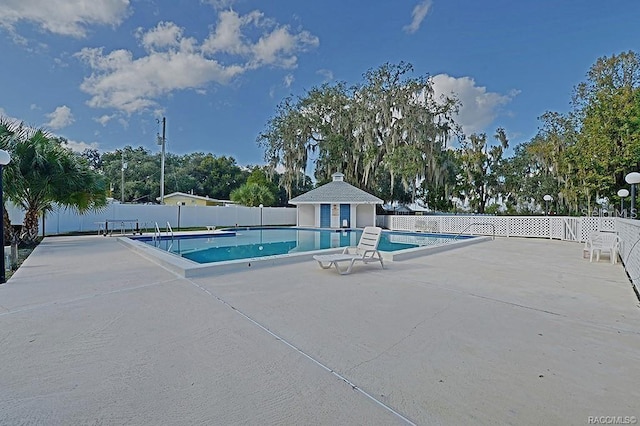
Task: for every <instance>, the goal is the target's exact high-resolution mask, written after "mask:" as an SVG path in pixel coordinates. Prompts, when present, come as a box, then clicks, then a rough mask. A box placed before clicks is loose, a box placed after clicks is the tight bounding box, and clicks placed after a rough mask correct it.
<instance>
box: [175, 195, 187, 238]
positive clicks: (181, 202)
mask: <svg viewBox="0 0 640 426" xmlns="http://www.w3.org/2000/svg"><path fill="white" fill-rule="evenodd" d="M176 204H177V205H178V231H179V230H180V207H182V206H184V205H185V202H184V201H178V202H177V203H176Z"/></svg>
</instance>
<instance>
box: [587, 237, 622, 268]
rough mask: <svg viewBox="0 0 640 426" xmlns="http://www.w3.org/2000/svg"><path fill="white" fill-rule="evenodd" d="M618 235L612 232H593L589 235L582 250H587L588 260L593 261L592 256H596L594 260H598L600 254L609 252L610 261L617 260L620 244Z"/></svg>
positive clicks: (614, 261)
mask: <svg viewBox="0 0 640 426" xmlns="http://www.w3.org/2000/svg"><path fill="white" fill-rule="evenodd" d="M620 241H621V240H620V237H619V236H618V235H617V234H615V233H613V232H594V233H593V234H591V235H590V236H589V240H588V241H587V243H586V245H585V248H584V250H585V251H588V252H589V262H593V256H594V255H595V256H596V262H598V261H600V255H601V254H602V253H603V252H604V253H608V254H609V259H610V261H611V263H614V264H615V263H616V261H617V260H618V248H619V246H620Z"/></svg>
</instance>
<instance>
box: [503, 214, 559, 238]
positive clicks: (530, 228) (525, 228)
mask: <svg viewBox="0 0 640 426" xmlns="http://www.w3.org/2000/svg"><path fill="white" fill-rule="evenodd" d="M517 219H518V220H512V221H511V226H510V229H509V235H510V236H512V237H538V238H541V237H542V238H544V237H546V238H548V237H549V223H550V220H549V219H550V218H548V217H530V216H525V217H519V218H517Z"/></svg>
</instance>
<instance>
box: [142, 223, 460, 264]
mask: <svg viewBox="0 0 640 426" xmlns="http://www.w3.org/2000/svg"><path fill="white" fill-rule="evenodd" d="M361 234H362V230H358V229H353V230H351V229H347V230H328V229H308V228H237V229H229V230H227V231H224V232H218V233H208V234H200V235H193V234H192V235H180V236H173V237H172V236H162V237H161V238H159V239H158V238H153V237H152V236H143V237H133V238H132V239H134V240H138V241H141V242H144V243H146V244H149V245H152V246H154V247H156V248H159V249H162V250H165V251H167V252H169V253H173V254H175V255H178V256H180V257H183V258H186V259H189V260H191V261H194V262H197V263H200V264H205V263H215V262H226V261H233V260H241V259H255V258H261V257H268V256H278V255H289V254H293V253H305V252H314V251H318V250H325V249H331V248H339V247H346V246H356V245H357V244H358V241H359V240H360V235H361ZM468 238H472V237H470V236H463V235H461V236H454V235H442V234H424V233H407V232H392V231H383V233H382V237H381V239H380V244H379V246H378V248H379V250H380V251H381V252H397V251H403V250H408V249H413V248H418V247H430V246H439V245H443V244H447V243H451V242H454V241H458V240H464V239H468Z"/></svg>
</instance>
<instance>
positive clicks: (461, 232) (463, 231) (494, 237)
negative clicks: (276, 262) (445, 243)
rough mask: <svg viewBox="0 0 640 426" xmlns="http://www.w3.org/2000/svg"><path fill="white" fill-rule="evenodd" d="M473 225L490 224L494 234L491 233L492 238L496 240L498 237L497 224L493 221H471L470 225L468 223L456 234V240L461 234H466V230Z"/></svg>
mask: <svg viewBox="0 0 640 426" xmlns="http://www.w3.org/2000/svg"><path fill="white" fill-rule="evenodd" d="M472 226H490V227H491V229H492V232H493V233H492V234H491V239H492V240H495V239H496V226H495V225H494V224H493V223H488V222H473V223H470V224H469V225H467V226H466V227H465V228H464V229H463V230H462V231H460V232H459V233H457V234H456V236H455V237H453V239H454V240H456V239H457V238H458V237H459V236H460V235H462V234H464V233H465V232H466V231H468V230H469V229H470V228H471V227H472Z"/></svg>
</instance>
